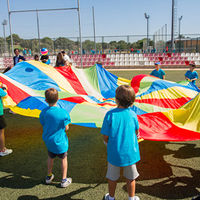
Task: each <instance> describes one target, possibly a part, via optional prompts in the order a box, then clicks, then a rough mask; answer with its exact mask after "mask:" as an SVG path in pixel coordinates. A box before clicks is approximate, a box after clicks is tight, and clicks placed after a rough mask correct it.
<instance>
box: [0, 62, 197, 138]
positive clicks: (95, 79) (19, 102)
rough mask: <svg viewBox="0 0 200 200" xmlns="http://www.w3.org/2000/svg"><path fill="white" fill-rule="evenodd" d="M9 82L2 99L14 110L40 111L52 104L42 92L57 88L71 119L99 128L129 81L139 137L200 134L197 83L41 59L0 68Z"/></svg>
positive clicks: (27, 113) (34, 114)
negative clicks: (4, 69) (129, 75)
mask: <svg viewBox="0 0 200 200" xmlns="http://www.w3.org/2000/svg"><path fill="white" fill-rule="evenodd" d="M0 81H1V82H2V83H4V84H6V85H7V86H8V97H6V98H5V99H4V105H5V106H7V107H9V108H10V109H11V110H13V111H14V112H15V113H18V114H21V115H25V116H30V117H39V114H40V112H41V110H42V109H44V108H45V107H47V106H48V104H47V103H46V102H45V98H44V92H45V90H46V89H48V88H50V87H53V88H56V89H57V90H58V92H59V100H58V103H57V106H59V107H62V108H64V109H66V110H67V111H68V112H69V114H70V116H71V120H72V124H76V125H80V126H87V127H94V128H98V127H99V128H100V127H101V125H102V122H103V118H104V116H105V114H106V112H107V111H108V110H110V109H112V108H114V107H116V104H115V99H114V97H115V90H116V88H117V87H118V86H119V85H122V84H131V86H132V87H133V88H134V90H135V92H136V100H135V103H134V106H133V107H132V109H133V110H134V111H135V112H136V114H137V115H138V120H139V124H140V135H141V138H143V139H146V140H160V141H187V140H198V139H200V103H199V102H200V96H199V90H198V88H197V87H195V86H194V85H192V84H190V83H187V82H183V83H181V84H179V83H174V82H170V81H165V80H160V79H157V78H155V77H152V76H148V75H138V76H136V77H134V78H133V79H132V81H130V80H127V79H123V78H119V77H117V76H115V75H113V74H111V73H110V72H108V71H106V70H105V69H104V68H102V66H100V65H94V66H92V67H90V68H87V69H77V68H74V67H70V66H68V67H66V66H65V67H58V68H54V67H52V66H49V65H46V64H43V63H41V62H37V61H28V62H21V63H18V64H17V65H16V66H15V67H13V68H12V69H11V70H10V71H8V72H6V73H5V74H0Z"/></svg>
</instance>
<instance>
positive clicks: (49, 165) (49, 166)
mask: <svg viewBox="0 0 200 200" xmlns="http://www.w3.org/2000/svg"><path fill="white" fill-rule="evenodd" d="M53 161H54V159H53V158H50V157H49V156H48V160H47V175H48V176H49V175H51V174H52V169H53Z"/></svg>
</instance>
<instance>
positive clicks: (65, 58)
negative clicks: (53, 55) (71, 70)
mask: <svg viewBox="0 0 200 200" xmlns="http://www.w3.org/2000/svg"><path fill="white" fill-rule="evenodd" d="M61 53H62V55H63V58H64V60H65V62H66V65H69V63H71V62H72V61H71V59H70V57H69V56H68V55H67V54H66V53H65V51H61Z"/></svg>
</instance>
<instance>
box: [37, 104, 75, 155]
mask: <svg viewBox="0 0 200 200" xmlns="http://www.w3.org/2000/svg"><path fill="white" fill-rule="evenodd" d="M70 122H71V119H70V116H69V114H68V112H67V111H66V110H64V109H63V108H58V107H55V106H52V107H50V106H49V107H47V108H45V109H43V110H42V112H41V113H40V123H41V124H42V126H43V134H42V138H43V140H44V142H45V144H46V146H47V149H48V151H50V152H52V153H55V154H62V153H65V152H67V151H68V138H67V135H66V132H65V127H66V125H68V124H69V123H70Z"/></svg>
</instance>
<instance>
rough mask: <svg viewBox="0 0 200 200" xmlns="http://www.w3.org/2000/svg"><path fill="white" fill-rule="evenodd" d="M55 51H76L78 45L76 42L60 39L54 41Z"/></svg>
mask: <svg viewBox="0 0 200 200" xmlns="http://www.w3.org/2000/svg"><path fill="white" fill-rule="evenodd" d="M54 45H55V49H59V50H60V49H62V50H72V49H76V44H75V42H74V41H72V40H69V39H67V38H64V37H59V38H57V39H56V40H55V41H54Z"/></svg>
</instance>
